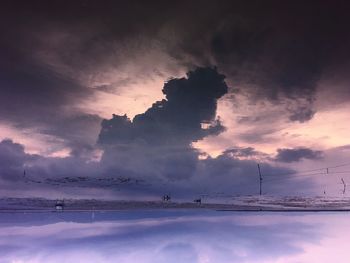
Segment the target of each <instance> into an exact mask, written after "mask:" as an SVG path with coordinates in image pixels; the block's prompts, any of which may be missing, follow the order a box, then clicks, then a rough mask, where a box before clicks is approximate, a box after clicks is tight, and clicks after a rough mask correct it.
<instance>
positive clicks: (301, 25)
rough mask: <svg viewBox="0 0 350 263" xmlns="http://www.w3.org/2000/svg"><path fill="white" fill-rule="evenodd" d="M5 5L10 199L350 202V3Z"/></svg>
mask: <svg viewBox="0 0 350 263" xmlns="http://www.w3.org/2000/svg"><path fill="white" fill-rule="evenodd" d="M0 10H1V11H0V20H1V22H0V29H1V34H0V57H1V59H0V182H1V184H0V195H1V196H21V197H26V196H41V197H50V198H51V197H52V198H56V197H84V198H85V197H89V198H121V199H130V198H132V199H152V198H159V196H161V195H163V194H164V193H168V194H171V195H172V196H173V197H175V198H179V199H181V198H188V197H193V196H201V195H203V194H211V195H220V194H233V195H235V194H258V193H259V177H258V169H257V164H260V167H261V172H262V176H263V193H264V194H269V195H291V194H301V195H309V194H312V195H325V194H326V195H343V194H345V195H346V194H347V193H346V191H345V192H343V184H344V183H342V181H341V179H343V180H344V182H345V183H346V182H347V181H349V182H350V158H349V157H350V142H349V136H348V134H350V125H349V123H350V122H349V121H350V117H349V114H348V113H349V111H350V104H349V103H348V102H349V100H350V89H349V84H350V78H349V76H350V74H349V69H350V67H349V66H350V65H349V62H350V60H349V59H350V52H349V48H348V47H349V44H350V43H349V42H350V34H349V32H348V28H347V27H348V24H349V22H350V21H349V19H350V18H349V16H348V12H347V3H346V1H337V2H331V1H307V2H296V1H283V2H281V1H264V2H261V1H253V0H251V1H215V3H214V2H213V1H190V2H188V1H172V2H169V1H147V2H146V1H127V2H119V1H108V0H106V1H79V0H77V1H73V2H72V1H50V3H48V2H47V1H36V0H34V1H3V2H2V3H1V8H0ZM326 168H328V170H327V169H326Z"/></svg>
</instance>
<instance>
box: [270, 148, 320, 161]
mask: <svg viewBox="0 0 350 263" xmlns="http://www.w3.org/2000/svg"><path fill="white" fill-rule="evenodd" d="M322 158H323V152H322V151H314V150H312V149H309V148H304V147H300V148H295V149H277V155H276V158H275V160H276V161H278V162H285V163H291V162H299V161H301V160H303V159H309V160H319V159H322Z"/></svg>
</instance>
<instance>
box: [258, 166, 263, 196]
mask: <svg viewBox="0 0 350 263" xmlns="http://www.w3.org/2000/svg"><path fill="white" fill-rule="evenodd" d="M258 171H259V182H260V184H259V186H260V191H259V194H260V195H261V193H262V189H261V186H262V176H261V171H260V164H258Z"/></svg>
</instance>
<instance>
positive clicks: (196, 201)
mask: <svg viewBox="0 0 350 263" xmlns="http://www.w3.org/2000/svg"><path fill="white" fill-rule="evenodd" d="M193 202H195V203H196V204H199V205H200V204H201V203H202V199H201V198H198V199H194V200H193Z"/></svg>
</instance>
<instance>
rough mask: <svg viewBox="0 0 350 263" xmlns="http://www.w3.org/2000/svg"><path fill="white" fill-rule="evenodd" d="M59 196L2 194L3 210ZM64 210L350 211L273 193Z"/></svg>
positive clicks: (69, 204) (344, 200)
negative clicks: (8, 195) (7, 196)
mask: <svg viewBox="0 0 350 263" xmlns="http://www.w3.org/2000/svg"><path fill="white" fill-rule="evenodd" d="M56 201H57V200H50V199H44V198H1V199H0V211H15V210H44V211H51V210H55V204H56ZM60 201H63V202H64V210H70V211H86V210H88V211H91V210H127V209H213V210H238V211H242V210H243V211H244V210H248V211H250V210H252V211H260V210H264V211H267V210H273V211H275V210H276V211H280V210H281V211H294V210H296V211H298V210H302V211H309V210H311V211H322V210H327V211H337V210H340V211H348V210H350V198H349V197H324V196H322V197H273V196H226V197H221V198H215V199H210V198H203V199H202V203H201V204H198V203H194V202H193V201H192V200H189V201H188V202H176V201H173V202H161V201H126V200H116V201H111V200H95V199H65V200H60Z"/></svg>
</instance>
